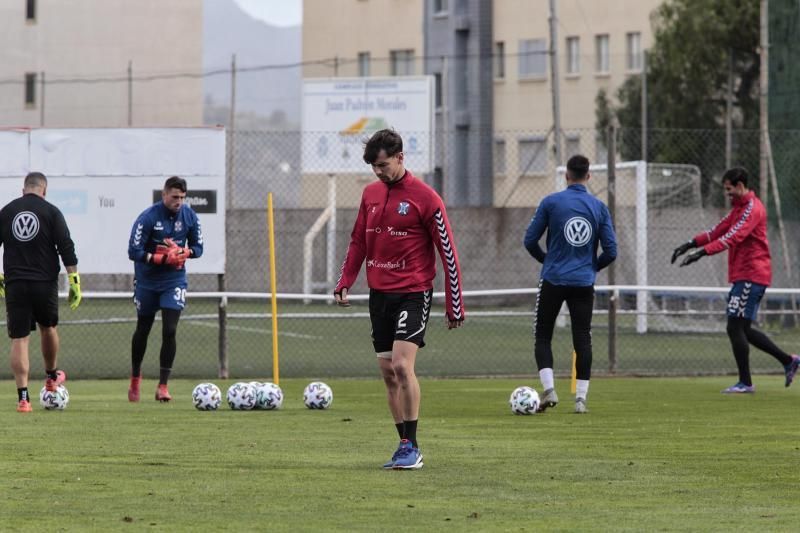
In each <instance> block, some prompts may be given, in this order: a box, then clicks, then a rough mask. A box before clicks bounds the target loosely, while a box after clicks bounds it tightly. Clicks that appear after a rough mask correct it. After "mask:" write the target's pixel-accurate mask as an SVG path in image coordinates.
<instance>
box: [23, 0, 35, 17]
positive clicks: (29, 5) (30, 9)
mask: <svg viewBox="0 0 800 533" xmlns="http://www.w3.org/2000/svg"><path fill="white" fill-rule="evenodd" d="M25 20H28V21H35V20H36V0H27V1H26V2H25Z"/></svg>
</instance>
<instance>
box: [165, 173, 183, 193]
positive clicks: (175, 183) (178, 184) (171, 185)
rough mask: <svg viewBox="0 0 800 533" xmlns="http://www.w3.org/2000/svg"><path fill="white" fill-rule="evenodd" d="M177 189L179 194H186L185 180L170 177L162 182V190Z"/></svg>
mask: <svg viewBox="0 0 800 533" xmlns="http://www.w3.org/2000/svg"><path fill="white" fill-rule="evenodd" d="M169 189H178V190H180V191H181V192H186V180H185V179H183V178H179V177H178V176H172V177H171V178H169V179H167V181H165V182H164V190H165V191H166V190H169Z"/></svg>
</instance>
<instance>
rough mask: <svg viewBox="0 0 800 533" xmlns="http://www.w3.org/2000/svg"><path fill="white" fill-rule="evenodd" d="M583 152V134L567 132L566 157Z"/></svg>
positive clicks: (565, 142)
mask: <svg viewBox="0 0 800 533" xmlns="http://www.w3.org/2000/svg"><path fill="white" fill-rule="evenodd" d="M580 153H581V136H580V134H578V133H571V134H567V135H566V136H565V137H564V155H565V157H564V159H565V160H566V159H569V158H570V157H572V156H573V155H578V154H580Z"/></svg>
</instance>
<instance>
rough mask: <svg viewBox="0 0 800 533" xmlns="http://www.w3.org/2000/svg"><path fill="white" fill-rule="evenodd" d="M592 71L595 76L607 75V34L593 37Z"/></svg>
mask: <svg viewBox="0 0 800 533" xmlns="http://www.w3.org/2000/svg"><path fill="white" fill-rule="evenodd" d="M594 70H595V72H596V73H597V74H608V72H609V65H608V34H607V33H604V34H602V35H595V36H594Z"/></svg>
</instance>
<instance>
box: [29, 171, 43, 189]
mask: <svg viewBox="0 0 800 533" xmlns="http://www.w3.org/2000/svg"><path fill="white" fill-rule="evenodd" d="M23 187H25V188H26V189H33V188H34V187H47V176H45V175H44V174H42V173H41V172H28V175H27V176H25V184H24V185H23Z"/></svg>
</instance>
